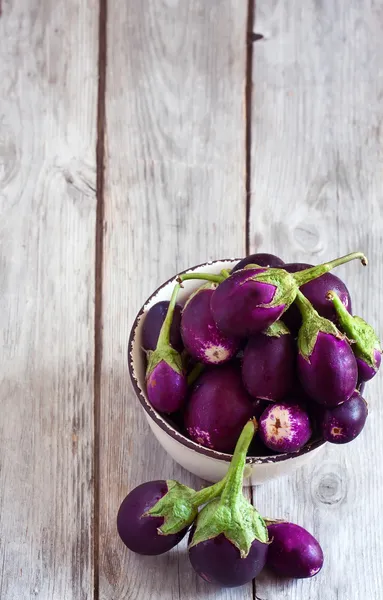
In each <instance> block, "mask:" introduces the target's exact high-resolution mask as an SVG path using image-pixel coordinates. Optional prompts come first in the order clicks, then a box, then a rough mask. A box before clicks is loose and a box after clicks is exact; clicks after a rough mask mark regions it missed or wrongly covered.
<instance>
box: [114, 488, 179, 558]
mask: <svg viewBox="0 0 383 600" xmlns="http://www.w3.org/2000/svg"><path fill="white" fill-rule="evenodd" d="M167 491H168V486H167V483H166V481H163V480H160V481H148V482H147V483H143V484H142V485H139V486H138V487H136V488H134V490H132V491H131V492H130V493H129V494H128V495H127V496H126V498H125V500H123V502H122V504H121V506H120V509H119V511H118V515H117V530H118V533H119V535H120V538H121V539H122V541H123V542H124V544H125V546H127V547H128V548H129V550H132V551H133V552H137V553H138V554H148V555H155V554H163V553H164V552H167V551H168V550H170V549H171V548H173V547H174V546H176V545H177V544H178V543H179V542H180V541H181V540H182V538H183V537H184V536H185V534H186V532H187V530H188V528H187V527H186V528H185V529H183V530H182V531H180V532H179V533H176V534H171V535H159V534H158V532H157V528H158V527H161V525H162V524H163V522H164V519H163V518H162V517H143V516H142V515H143V514H144V513H145V512H146V511H148V510H150V509H151V508H152V507H153V506H154V505H155V504H156V503H157V502H158V501H159V500H160V499H161V498H162V497H163V496H165V494H166V493H167Z"/></svg>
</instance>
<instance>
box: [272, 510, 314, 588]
mask: <svg viewBox="0 0 383 600" xmlns="http://www.w3.org/2000/svg"><path fill="white" fill-rule="evenodd" d="M267 523H268V527H267V528H268V531H269V537H270V539H271V544H270V546H269V551H268V554H267V562H266V566H267V567H268V568H269V569H270V570H271V571H273V572H274V573H275V574H276V575H278V576H280V577H289V578H294V579H306V578H309V577H314V575H317V574H318V573H319V571H320V570H321V568H322V566H323V560H324V559H323V550H322V548H321V547H320V544H319V542H318V541H317V540H316V539H315V537H314V536H313V535H311V533H309V532H308V531H307V530H306V529H304V528H303V527H300V526H299V525H295V524H294V523H288V522H284V521H276V522H273V521H268V522H267Z"/></svg>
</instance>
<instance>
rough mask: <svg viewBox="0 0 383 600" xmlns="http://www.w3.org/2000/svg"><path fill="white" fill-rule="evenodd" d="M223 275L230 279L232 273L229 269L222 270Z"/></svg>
mask: <svg viewBox="0 0 383 600" xmlns="http://www.w3.org/2000/svg"><path fill="white" fill-rule="evenodd" d="M221 275H223V276H224V277H225V279H227V278H228V277H230V271H228V269H222V270H221Z"/></svg>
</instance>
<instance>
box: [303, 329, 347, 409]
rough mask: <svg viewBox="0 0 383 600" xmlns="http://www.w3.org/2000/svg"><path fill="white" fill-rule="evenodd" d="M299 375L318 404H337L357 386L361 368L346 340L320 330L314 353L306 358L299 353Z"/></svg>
mask: <svg viewBox="0 0 383 600" xmlns="http://www.w3.org/2000/svg"><path fill="white" fill-rule="evenodd" d="M297 366H298V376H299V380H300V382H301V384H302V387H303V389H304V390H305V391H306V393H307V394H308V395H309V396H310V397H311V398H312V399H313V400H315V401H316V402H319V404H324V405H325V406H337V405H338V404H341V403H342V402H345V401H346V400H348V399H349V397H350V396H351V394H352V393H353V391H354V390H355V388H356V384H357V379H358V368H357V364H356V360H355V357H354V354H353V351H352V349H351V347H350V345H349V344H348V342H347V341H346V340H342V339H337V338H336V337H334V336H333V335H331V334H329V333H324V332H323V331H320V332H319V333H318V337H317V340H316V342H315V346H314V349H313V352H312V354H311V356H310V358H309V361H308V360H306V359H305V358H304V357H303V356H302V355H301V354H300V353H299V352H298V361H297Z"/></svg>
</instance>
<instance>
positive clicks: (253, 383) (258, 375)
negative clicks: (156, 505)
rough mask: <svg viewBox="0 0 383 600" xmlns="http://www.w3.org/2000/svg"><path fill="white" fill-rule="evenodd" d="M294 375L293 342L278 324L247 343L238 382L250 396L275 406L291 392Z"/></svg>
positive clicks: (284, 327)
mask: <svg viewBox="0 0 383 600" xmlns="http://www.w3.org/2000/svg"><path fill="white" fill-rule="evenodd" d="M294 375H295V347H294V340H293V338H292V336H291V334H290V332H289V330H288V329H287V327H286V325H284V323H282V321H277V322H276V323H273V325H271V326H270V327H268V329H266V330H265V331H264V332H262V333H259V334H258V335H256V336H254V337H252V338H250V339H249V341H248V343H247V346H246V348H245V352H244V356H243V362H242V380H243V383H244V385H245V388H246V389H247V391H248V392H249V394H250V395H251V396H253V397H254V398H260V399H264V400H271V401H274V402H278V401H279V400H282V399H283V397H284V396H286V394H287V393H288V392H289V391H290V389H291V388H292V385H293V382H294Z"/></svg>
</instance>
